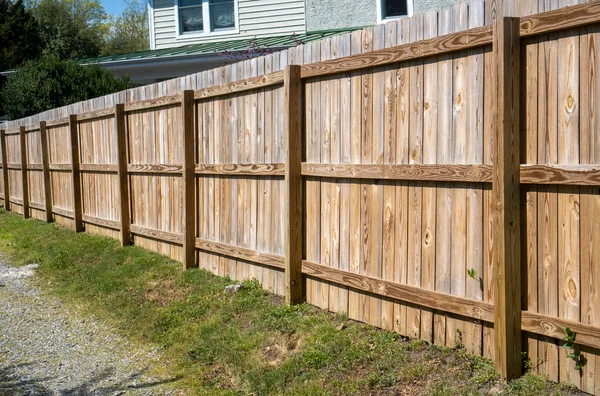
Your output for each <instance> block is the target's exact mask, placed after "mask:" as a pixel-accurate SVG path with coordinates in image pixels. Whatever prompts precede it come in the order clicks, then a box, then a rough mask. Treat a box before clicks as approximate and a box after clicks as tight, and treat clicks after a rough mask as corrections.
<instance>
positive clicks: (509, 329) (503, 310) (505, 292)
mask: <svg viewBox="0 0 600 396" xmlns="http://www.w3.org/2000/svg"><path fill="white" fill-rule="evenodd" d="M518 28H519V25H518V19H516V18H509V17H505V18H499V19H496V20H495V21H494V55H495V63H496V65H495V66H496V86H495V87H493V89H495V90H496V91H495V92H496V95H495V96H496V98H497V102H496V117H497V118H496V128H495V131H494V148H493V156H494V171H493V182H492V195H493V199H494V213H493V222H494V230H493V238H494V249H493V262H494V269H495V276H494V278H495V285H494V286H495V303H494V306H495V314H494V324H495V326H494V330H495V350H496V352H495V365H496V368H497V370H498V371H499V374H500V375H501V376H502V377H503V378H507V379H513V378H517V377H519V376H520V375H521V315H520V314H519V313H520V310H521V280H520V275H521V270H520V267H521V254H520V244H521V240H520V209H519V208H520V196H519V166H518V165H519V155H520V151H519V149H520V146H519V89H520V87H519V57H520V45H519V31H518Z"/></svg>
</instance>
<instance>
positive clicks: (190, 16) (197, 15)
mask: <svg viewBox="0 0 600 396" xmlns="http://www.w3.org/2000/svg"><path fill="white" fill-rule="evenodd" d="M179 24H180V25H181V33H185V32H197V31H199V30H203V28H204V27H203V24H202V7H193V8H183V9H179Z"/></svg>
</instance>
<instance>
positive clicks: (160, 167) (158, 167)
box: [127, 164, 183, 175]
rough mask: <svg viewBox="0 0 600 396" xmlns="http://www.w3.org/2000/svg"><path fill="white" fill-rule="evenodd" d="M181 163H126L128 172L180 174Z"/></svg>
mask: <svg viewBox="0 0 600 396" xmlns="http://www.w3.org/2000/svg"><path fill="white" fill-rule="evenodd" d="M182 170H183V165H175V164H128V165H127V172H128V173H138V174H144V173H145V174H156V175H160V174H165V175H181V172H182Z"/></svg>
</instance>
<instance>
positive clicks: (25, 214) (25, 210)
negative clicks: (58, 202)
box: [20, 127, 30, 219]
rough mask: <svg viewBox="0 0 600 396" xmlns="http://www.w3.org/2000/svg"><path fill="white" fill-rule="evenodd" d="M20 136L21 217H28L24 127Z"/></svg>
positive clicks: (27, 181)
mask: <svg viewBox="0 0 600 396" xmlns="http://www.w3.org/2000/svg"><path fill="white" fill-rule="evenodd" d="M20 137H21V141H20V143H21V183H22V187H21V188H22V190H21V191H22V192H23V197H22V199H23V218H25V219H28V218H29V217H30V214H29V180H28V178H27V139H26V138H25V127H21V128H20Z"/></svg>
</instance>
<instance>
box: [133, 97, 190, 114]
mask: <svg viewBox="0 0 600 396" xmlns="http://www.w3.org/2000/svg"><path fill="white" fill-rule="evenodd" d="M180 102H181V94H175V95H169V96H161V97H158V98H156V99H150V100H139V101H137V102H129V103H125V111H126V112H133V111H140V110H150V109H155V108H158V107H166V106H175V105H178V104H179V103H180Z"/></svg>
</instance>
